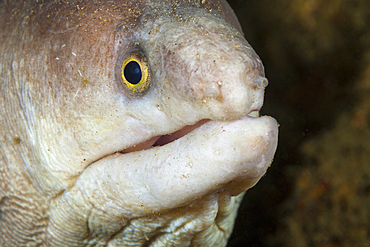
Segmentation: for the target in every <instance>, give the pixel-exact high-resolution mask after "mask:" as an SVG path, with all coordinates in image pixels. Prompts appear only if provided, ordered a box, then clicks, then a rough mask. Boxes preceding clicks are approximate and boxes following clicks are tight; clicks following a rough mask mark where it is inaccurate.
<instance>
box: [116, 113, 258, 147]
mask: <svg viewBox="0 0 370 247" xmlns="http://www.w3.org/2000/svg"><path fill="white" fill-rule="evenodd" d="M247 115H248V116H249V117H252V118H257V117H259V110H253V111H251V112H250V113H248V114H247ZM208 121H214V120H210V119H202V120H200V121H198V122H197V123H195V124H193V125H186V126H185V127H183V128H182V129H180V130H177V131H175V132H173V133H171V134H167V135H161V136H154V137H152V138H150V139H148V140H146V141H144V142H142V143H139V144H136V145H134V146H131V147H129V148H126V149H123V150H121V151H119V153H122V154H125V153H131V152H136V151H141V150H145V149H149V148H151V147H157V146H164V145H166V144H168V143H170V142H173V141H175V140H177V139H180V138H181V137H183V136H185V135H187V134H188V133H190V132H192V131H193V130H195V129H197V128H199V127H200V126H202V125H203V124H205V123H206V122H208ZM229 121H232V120H229Z"/></svg>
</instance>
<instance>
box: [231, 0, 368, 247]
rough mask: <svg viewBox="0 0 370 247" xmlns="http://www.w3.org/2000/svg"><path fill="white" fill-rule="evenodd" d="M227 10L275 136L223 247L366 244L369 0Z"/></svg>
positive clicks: (256, 3)
mask: <svg viewBox="0 0 370 247" xmlns="http://www.w3.org/2000/svg"><path fill="white" fill-rule="evenodd" d="M229 3H230V5H231V6H232V8H233V9H234V11H235V13H236V14H237V16H238V18H239V21H240V23H241V25H242V27H243V30H244V34H245V37H246V38H247V40H248V42H249V43H250V44H251V45H252V47H253V48H254V49H255V50H256V52H257V54H258V55H259V56H260V57H261V59H262V61H263V63H264V65H265V70H266V76H267V78H268V79H269V86H268V87H267V89H266V96H265V103H264V106H263V108H262V111H261V114H262V115H270V116H273V117H274V118H276V119H277V120H278V122H279V124H280V127H279V131H280V133H279V145H278V150H277V152H276V155H275V159H274V161H273V163H272V166H271V167H270V168H269V169H268V171H267V174H266V175H265V176H264V177H263V178H262V179H261V180H260V182H259V183H257V185H256V186H255V187H253V188H252V189H250V190H249V191H248V192H247V193H246V195H245V198H244V200H243V203H242V206H241V207H240V209H239V213H238V218H237V220H236V224H235V227H234V232H233V235H232V236H231V238H230V241H229V245H228V246H230V247H236V246H264V247H265V246H301V247H305V246H323V247H336V246H370V1H368V0H303V1H296V0H229Z"/></svg>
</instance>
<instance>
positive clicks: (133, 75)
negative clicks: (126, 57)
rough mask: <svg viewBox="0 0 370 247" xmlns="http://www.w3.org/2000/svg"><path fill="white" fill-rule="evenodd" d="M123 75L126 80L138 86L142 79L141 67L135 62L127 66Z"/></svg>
mask: <svg viewBox="0 0 370 247" xmlns="http://www.w3.org/2000/svg"><path fill="white" fill-rule="evenodd" d="M123 73H124V75H125V78H126V80H127V81H128V82H129V83H131V84H138V83H139V82H140V80H141V77H142V74H141V68H140V65H139V64H138V63H137V62H135V61H131V62H129V63H128V64H126V67H125V70H124V71H123Z"/></svg>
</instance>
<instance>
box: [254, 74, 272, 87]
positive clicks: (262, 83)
mask: <svg viewBox="0 0 370 247" xmlns="http://www.w3.org/2000/svg"><path fill="white" fill-rule="evenodd" d="M253 83H254V84H255V85H256V86H257V87H258V88H265V87H267V85H268V84H269V81H268V80H267V78H266V77H262V76H258V77H256V78H255V79H254V80H253Z"/></svg>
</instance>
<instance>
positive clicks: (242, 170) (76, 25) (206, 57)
mask: <svg viewBox="0 0 370 247" xmlns="http://www.w3.org/2000/svg"><path fill="white" fill-rule="evenodd" d="M0 29H1V32H0V54H1V55H0V59H1V60H0V61H1V62H0V89H1V91H0V95H1V97H0V109H1V120H0V124H1V131H0V143H1V149H0V157H1V159H0V245H1V246H225V245H226V244H227V240H228V238H229V235H230V233H231V232H232V228H233V222H234V219H235V217H236V213H237V209H238V205H239V203H240V201H241V198H242V196H243V193H244V192H245V191H246V190H247V189H248V188H250V187H252V186H253V185H254V184H255V183H256V182H257V181H258V180H259V179H260V178H261V177H262V176H263V175H264V174H265V172H266V169H267V168H268V166H269V165H270V164H271V162H272V159H273V156H274V153H275V150H276V146H277V133H278V126H277V123H276V121H275V120H274V119H273V118H271V117H268V116H263V117H259V116H258V112H259V110H260V108H261V107H262V104H263V96H264V89H265V87H266V86H267V79H266V78H265V75H264V68H263V65H262V62H261V60H260V59H259V57H258V56H257V55H256V53H255V52H254V50H253V49H252V48H251V46H250V45H249V44H248V43H247V41H246V40H245V39H244V37H243V34H242V31H241V28H240V26H239V23H238V21H237V19H236V17H235V15H234V14H233V11H232V10H231V8H230V7H229V5H228V4H227V3H226V1H221V0H220V1H217V0H173V1H172V0H163V1H158V0H142V1H125V0H120V1H119V0H117V1H87V0H79V1H75V0H67V1H60V0H54V1H47V0H44V1H43V0H38V1H37V0H36V1H26V0H24V1H20V0H14V1H2V2H1V3H0Z"/></svg>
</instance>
